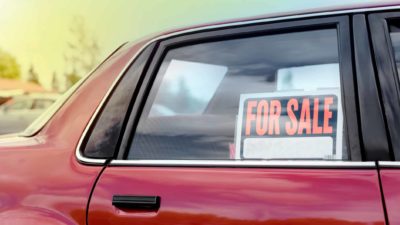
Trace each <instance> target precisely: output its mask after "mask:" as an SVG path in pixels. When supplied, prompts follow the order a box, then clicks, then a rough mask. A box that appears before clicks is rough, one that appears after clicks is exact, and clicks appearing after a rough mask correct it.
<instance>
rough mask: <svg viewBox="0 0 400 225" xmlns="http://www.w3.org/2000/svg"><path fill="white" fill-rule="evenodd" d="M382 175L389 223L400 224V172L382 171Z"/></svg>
mask: <svg viewBox="0 0 400 225" xmlns="http://www.w3.org/2000/svg"><path fill="white" fill-rule="evenodd" d="M380 175H381V180H382V189H383V195H384V196H385V203H386V211H387V215H388V219H389V222H390V224H391V225H397V224H400V214H399V212H400V204H399V202H400V188H399V187H400V170H399V169H382V170H381V171H380Z"/></svg>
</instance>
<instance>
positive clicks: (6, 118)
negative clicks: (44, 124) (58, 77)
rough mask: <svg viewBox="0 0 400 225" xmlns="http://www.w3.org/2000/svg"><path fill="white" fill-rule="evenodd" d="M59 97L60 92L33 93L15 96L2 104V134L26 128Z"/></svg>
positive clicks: (0, 128)
mask: <svg viewBox="0 0 400 225" xmlns="http://www.w3.org/2000/svg"><path fill="white" fill-rule="evenodd" d="M58 97H59V95H58V94H46V95H44V94H31V95H21V96H16V97H13V98H12V99H10V100H9V101H7V102H6V103H4V104H3V105H1V106H0V135H1V134H11V133H17V132H21V131H23V130H25V128H27V127H28V126H29V125H30V124H31V123H32V122H33V121H34V120H35V119H36V118H37V117H38V116H40V115H41V114H42V113H43V112H44V111H45V110H46V109H47V108H48V107H49V106H51V105H52V104H53V103H54V102H55V101H56V100H57V98H58Z"/></svg>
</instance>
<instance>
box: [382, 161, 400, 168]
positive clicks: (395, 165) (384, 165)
mask: <svg viewBox="0 0 400 225" xmlns="http://www.w3.org/2000/svg"><path fill="white" fill-rule="evenodd" d="M378 166H379V167H382V168H400V162H398V161H397V162H395V161H379V162H378Z"/></svg>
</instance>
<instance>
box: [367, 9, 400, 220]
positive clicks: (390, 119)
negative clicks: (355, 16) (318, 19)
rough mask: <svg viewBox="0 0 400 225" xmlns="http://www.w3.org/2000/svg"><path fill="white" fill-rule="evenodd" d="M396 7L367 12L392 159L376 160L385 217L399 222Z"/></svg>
mask: <svg viewBox="0 0 400 225" xmlns="http://www.w3.org/2000/svg"><path fill="white" fill-rule="evenodd" d="M399 18H400V11H399V10H397V11H391V12H382V13H372V14H370V15H369V25H370V30H371V39H372V43H373V48H374V52H375V62H376V68H377V74H378V77H379V83H380V86H381V90H382V91H381V95H382V100H383V102H384V106H385V107H384V111H385V115H386V119H387V129H388V133H389V134H390V135H389V137H390V143H391V158H392V160H393V161H380V162H379V170H380V176H381V180H382V190H383V195H384V197H385V198H384V201H385V203H386V209H387V214H388V221H389V223H390V224H400V215H399V213H398V212H399V210H400V206H399V200H400V190H399V189H398V186H399V185H400V163H399V162H398V161H400V120H399V115H400V104H399V103H400V98H399V96H400V95H399V90H400V89H399V87H400V86H399V84H400V83H399V74H400V73H399V68H400V64H399V62H400V20H399Z"/></svg>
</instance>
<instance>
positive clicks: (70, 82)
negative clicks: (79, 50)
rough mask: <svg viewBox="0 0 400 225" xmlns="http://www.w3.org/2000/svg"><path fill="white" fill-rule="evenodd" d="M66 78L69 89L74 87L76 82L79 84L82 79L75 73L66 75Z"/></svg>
mask: <svg viewBox="0 0 400 225" xmlns="http://www.w3.org/2000/svg"><path fill="white" fill-rule="evenodd" d="M66 78H67V85H68V87H71V86H72V85H74V84H75V83H76V82H78V81H79V80H80V79H81V76H79V74H78V73H76V72H75V71H73V72H71V73H68V74H66Z"/></svg>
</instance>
